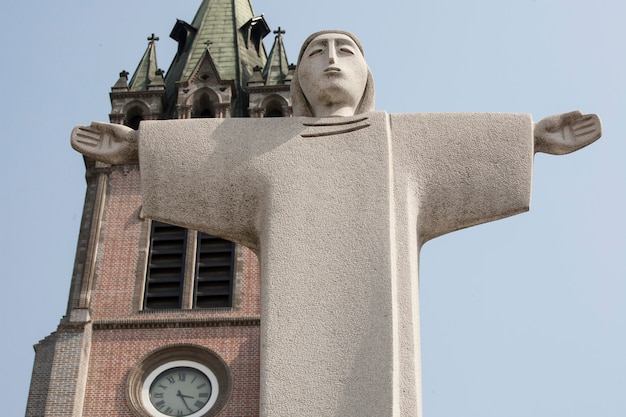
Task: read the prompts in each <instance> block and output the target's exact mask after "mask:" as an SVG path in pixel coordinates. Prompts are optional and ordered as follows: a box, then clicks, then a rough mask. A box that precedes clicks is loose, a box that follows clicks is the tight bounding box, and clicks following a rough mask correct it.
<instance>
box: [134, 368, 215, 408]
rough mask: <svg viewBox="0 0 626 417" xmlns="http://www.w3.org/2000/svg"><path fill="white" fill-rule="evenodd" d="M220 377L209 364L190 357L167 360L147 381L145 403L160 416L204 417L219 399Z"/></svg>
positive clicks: (145, 381) (145, 382)
mask: <svg viewBox="0 0 626 417" xmlns="http://www.w3.org/2000/svg"><path fill="white" fill-rule="evenodd" d="M218 394H219V384H218V382H217V377H216V376H215V374H213V372H212V371H211V370H210V369H209V368H208V367H206V366H204V365H202V364H200V363H197V362H193V361H188V360H178V361H172V362H166V363H164V364H162V365H161V366H159V367H157V368H156V369H154V370H153V371H152V372H150V374H148V376H147V377H146V379H145V380H144V382H143V385H142V389H141V402H142V404H143V406H144V408H145V409H146V410H147V411H148V412H149V413H151V414H153V415H155V416H158V417H161V416H163V417H171V416H181V417H201V416H204V415H205V414H206V413H207V412H208V411H209V410H210V409H211V408H212V407H213V405H215V402H216V401H217V397H218Z"/></svg>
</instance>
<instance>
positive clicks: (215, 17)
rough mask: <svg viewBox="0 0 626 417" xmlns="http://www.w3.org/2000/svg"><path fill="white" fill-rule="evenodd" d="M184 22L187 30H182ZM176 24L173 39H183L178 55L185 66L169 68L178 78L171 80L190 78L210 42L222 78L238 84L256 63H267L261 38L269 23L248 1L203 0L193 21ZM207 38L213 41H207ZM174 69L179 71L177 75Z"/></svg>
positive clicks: (263, 64) (245, 78) (244, 80)
mask: <svg viewBox="0 0 626 417" xmlns="http://www.w3.org/2000/svg"><path fill="white" fill-rule="evenodd" d="M183 24H184V25H186V31H185V32H186V34H182V32H181V28H182V26H183ZM177 27H178V30H177V29H176V27H175V28H174V31H176V32H177V33H176V34H175V33H174V31H172V37H174V36H173V35H176V37H175V38H174V39H176V40H177V41H178V42H179V45H180V44H181V41H182V42H183V43H184V47H183V48H180V49H179V55H178V56H177V59H179V58H180V59H181V60H182V61H183V65H184V66H183V68H181V69H178V68H177V69H176V70H175V71H174V72H172V69H173V68H170V71H168V76H169V73H170V72H172V75H173V76H174V77H176V78H177V79H175V80H168V83H169V82H170V81H172V82H186V81H188V80H189V77H190V76H191V75H192V73H193V71H194V69H195V68H196V66H197V65H198V62H199V61H200V58H201V57H202V55H203V54H204V52H205V50H206V49H207V46H208V47H209V49H210V50H211V56H212V57H213V59H214V61H215V66H216V67H217V69H218V71H219V73H220V77H221V79H223V80H234V81H235V84H236V85H238V86H242V85H245V84H246V82H247V81H248V78H249V76H250V75H252V72H253V68H254V67H255V66H257V65H258V66H261V67H264V66H265V63H266V60H267V58H266V52H265V48H264V47H263V43H262V39H263V37H264V36H265V35H266V34H267V33H269V30H264V28H267V23H266V22H265V18H264V17H263V16H254V12H253V10H252V6H251V4H250V2H249V1H232V0H203V1H202V4H201V5H200V8H199V9H198V12H197V13H196V16H195V17H194V19H193V22H192V24H191V25H189V24H186V23H184V22H179V23H177ZM181 34H182V35H184V36H181ZM183 38H184V39H183ZM207 41H210V42H211V43H210V44H209V45H207ZM175 61H176V60H175ZM172 65H173V66H175V65H180V64H179V63H176V62H175V63H173V64H172ZM175 72H178V74H179V75H174V73H175Z"/></svg>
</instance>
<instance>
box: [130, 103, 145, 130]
mask: <svg viewBox="0 0 626 417" xmlns="http://www.w3.org/2000/svg"><path fill="white" fill-rule="evenodd" d="M123 113H124V120H125V123H124V124H125V125H126V126H128V127H131V128H133V129H135V130H136V129H138V128H139V122H141V121H142V120H144V119H145V118H146V116H148V115H149V114H150V108H149V107H148V106H147V105H146V103H144V102H143V101H139V100H133V101H131V102H130V103H128V104H126V105H125V106H124V109H123Z"/></svg>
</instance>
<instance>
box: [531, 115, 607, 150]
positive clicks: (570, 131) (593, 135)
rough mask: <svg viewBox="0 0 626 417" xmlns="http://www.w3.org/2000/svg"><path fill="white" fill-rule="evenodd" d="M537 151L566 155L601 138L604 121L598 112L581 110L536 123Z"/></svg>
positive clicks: (550, 117)
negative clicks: (586, 112) (584, 112)
mask: <svg viewBox="0 0 626 417" xmlns="http://www.w3.org/2000/svg"><path fill="white" fill-rule="evenodd" d="M534 135H535V152H545V153H551V154H554V155H564V154H566V153H570V152H574V151H577V150H578V149H580V148H582V147H585V146H587V145H589V144H591V143H593V142H595V141H596V140H598V139H599V138H600V136H601V135H602V122H601V121H600V118H599V117H598V115H597V114H582V113H581V112H579V111H573V112H570V113H564V114H556V115H554V116H549V117H546V118H545V119H543V120H540V121H539V122H537V123H536V124H535V130H534Z"/></svg>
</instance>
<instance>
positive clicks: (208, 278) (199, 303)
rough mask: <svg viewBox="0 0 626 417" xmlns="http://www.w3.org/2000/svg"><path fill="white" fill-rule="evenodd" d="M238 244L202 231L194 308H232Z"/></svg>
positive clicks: (199, 236) (197, 255)
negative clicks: (236, 247) (236, 246)
mask: <svg viewBox="0 0 626 417" xmlns="http://www.w3.org/2000/svg"><path fill="white" fill-rule="evenodd" d="M234 255H235V244H234V243H233V242H229V241H228V240H224V239H220V238H218V237H214V236H210V235H207V234H204V233H198V249H197V253H196V285H195V291H194V307H196V308H215V307H231V306H232V302H233V276H234V267H235V256H234Z"/></svg>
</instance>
